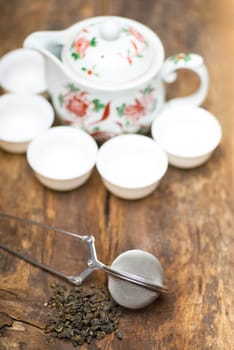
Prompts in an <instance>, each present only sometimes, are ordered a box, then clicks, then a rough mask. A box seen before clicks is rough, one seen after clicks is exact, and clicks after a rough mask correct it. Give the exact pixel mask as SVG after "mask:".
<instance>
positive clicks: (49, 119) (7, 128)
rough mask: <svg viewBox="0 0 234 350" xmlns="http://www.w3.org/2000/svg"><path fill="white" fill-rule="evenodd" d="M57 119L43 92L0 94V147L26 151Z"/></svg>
mask: <svg viewBox="0 0 234 350" xmlns="http://www.w3.org/2000/svg"><path fill="white" fill-rule="evenodd" d="M53 121H54V110H53V108H52V106H51V104H50V103H49V102H48V101H47V100H46V99H45V98H44V97H42V96H38V95H30V94H20V93H9V94H5V95H2V96H1V97H0V147H2V148H3V149H4V150H6V151H8V152H12V153H24V152H26V149H27V147H28V144H29V143H30V142H31V141H32V140H33V139H34V138H35V137H37V136H38V135H40V134H41V133H43V132H44V131H45V130H47V129H48V128H49V127H50V126H51V125H52V123H53Z"/></svg>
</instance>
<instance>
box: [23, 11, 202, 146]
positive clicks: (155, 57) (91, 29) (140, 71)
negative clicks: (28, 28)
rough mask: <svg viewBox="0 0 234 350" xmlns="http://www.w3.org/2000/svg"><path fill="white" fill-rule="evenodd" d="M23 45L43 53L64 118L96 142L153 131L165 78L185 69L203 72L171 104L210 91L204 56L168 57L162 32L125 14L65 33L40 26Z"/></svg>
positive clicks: (78, 25)
mask: <svg viewBox="0 0 234 350" xmlns="http://www.w3.org/2000/svg"><path fill="white" fill-rule="evenodd" d="M24 47H26V48H31V49H35V50H37V51H39V52H40V53H41V54H42V55H43V56H44V58H45V65H46V79H47V85H48V92H49V94H50V95H51V98H52V101H53V104H54V107H55V109H56V111H57V114H58V116H59V117H60V118H61V121H62V122H63V123H65V124H68V125H76V126H78V127H80V128H82V129H84V130H86V131H87V132H88V133H89V134H91V135H92V136H93V137H94V138H95V139H96V140H98V141H105V140H106V139H108V138H110V137H112V136H115V135H119V134H121V133H147V132H148V130H149V128H150V126H151V123H152V121H153V119H154V117H155V116H156V115H157V113H158V111H159V110H160V109H161V108H162V106H163V105H164V103H165V89H164V82H173V81H175V79H176V71H177V70H178V69H181V68H186V69H189V70H192V71H193V72H195V73H197V74H198V76H199V78H200V86H199V88H198V90H197V91H196V92H195V93H194V94H193V95H191V96H187V97H183V98H177V99H173V100H171V101H169V102H167V103H170V104H178V103H192V104H193V105H200V104H201V103H202V102H203V100H204V98H205V97H206V94H207V89H208V73H207V69H206V67H205V65H204V63H203V58H202V57H201V56H199V55H196V54H176V55H173V56H172V57H170V58H168V59H167V60H166V61H165V62H164V48H163V45H162V43H161V41H160V39H159V37H158V36H157V35H156V34H155V33H154V32H153V31H152V30H150V29H149V28H148V27H146V26H144V25H143V24H141V23H138V22H136V21H134V20H131V19H127V18H122V17H112V16H105V17H94V18H90V19H86V20H83V21H81V22H78V23H76V24H74V25H73V26H71V27H69V28H68V29H66V30H62V31H45V32H36V33H33V34H31V35H29V36H28V37H27V38H26V40H25V42H24Z"/></svg>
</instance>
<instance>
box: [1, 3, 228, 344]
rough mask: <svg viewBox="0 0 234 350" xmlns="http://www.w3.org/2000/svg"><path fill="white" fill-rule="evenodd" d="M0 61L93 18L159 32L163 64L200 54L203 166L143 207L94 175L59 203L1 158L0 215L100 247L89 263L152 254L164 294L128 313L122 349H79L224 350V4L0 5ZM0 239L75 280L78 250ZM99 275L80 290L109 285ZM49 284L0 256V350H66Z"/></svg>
mask: <svg viewBox="0 0 234 350" xmlns="http://www.w3.org/2000/svg"><path fill="white" fill-rule="evenodd" d="M0 9H1V11H0V42H1V46H0V55H3V54H4V53H6V52H7V51H9V50H12V49H15V48H17V47H20V46H21V45H22V42H23V40H24V38H25V37H26V36H27V35H28V34H29V33H31V32H33V31H36V30H47V29H51V30H53V29H54V30H56V29H62V28H65V27H67V26H69V25H70V24H72V23H75V22H76V21H79V20H80V19H83V18H86V17H90V16H93V15H100V14H101V15H103V14H111V15H120V16H126V17H131V18H134V19H136V20H139V21H141V22H143V23H145V24H146V25H148V26H150V27H151V28H152V29H153V30H155V31H156V32H157V33H158V34H159V36H160V37H161V39H162V41H163V43H164V44H165V51H166V55H167V56H168V55H171V54H172V53H175V52H180V51H185V52H191V51H192V52H196V53H200V54H201V55H203V56H204V58H205V61H206V63H207V66H208V69H209V72H210V81H211V84H210V90H209V95H208V98H207V100H206V102H205V104H204V106H205V107H206V108H207V109H209V110H210V111H211V112H212V113H214V114H215V115H216V116H217V117H218V118H219V120H220V122H221V124H222V128H223V141H222V145H221V147H220V148H219V149H218V150H217V151H216V152H215V154H214V156H213V157H212V158H211V160H210V161H209V162H208V163H207V164H206V165H204V166H202V167H200V168H197V169H194V170H189V171H183V170H179V169H175V168H172V167H170V168H169V171H168V173H167V175H166V177H165V179H164V181H162V183H161V185H160V187H159V188H158V189H157V190H156V191H155V192H154V193H153V194H152V195H151V196H149V197H148V198H145V199H143V200H139V201H135V202H129V201H124V200H120V199H118V198H116V197H114V196H112V195H110V194H109V193H107V191H106V190H105V188H104V186H103V185H102V183H101V180H100V177H99V176H98V174H97V173H96V172H94V174H93V175H92V177H91V179H90V180H89V181H88V183H87V184H85V185H84V186H82V187H81V188H79V189H77V190H75V191H72V192H67V193H56V192H53V191H50V190H48V189H46V188H44V187H43V186H42V185H41V184H39V183H38V182H37V180H36V179H35V178H34V176H33V174H32V172H31V170H30V169H29V167H28V165H27V164H26V160H25V157H24V156H19V155H11V154H8V153H6V152H4V151H0V211H2V212H6V213H10V214H17V215H20V216H23V217H27V218H31V219H34V220H37V221H42V222H47V223H49V224H52V225H56V226H59V227H63V228H69V229H74V230H76V231H77V232H79V233H81V234H85V233H87V232H88V233H92V234H93V235H94V236H95V237H96V243H97V252H99V256H100V258H101V259H102V260H103V262H105V263H107V264H109V263H111V262H112V261H113V259H114V258H115V257H116V256H117V255H118V254H120V253H121V252H123V251H125V250H127V249H131V248H139V249H143V250H146V251H149V252H151V253H153V254H154V255H156V256H157V257H158V258H159V259H160V261H161V263H162V265H163V266H164V269H165V280H166V281H165V282H166V283H167V284H168V285H169V287H170V288H171V293H170V294H168V295H165V296H162V297H160V299H159V300H158V301H157V302H155V303H154V304H153V305H151V306H150V307H148V308H146V309H144V310H141V311H136V312H133V311H127V310H126V311H124V313H123V317H122V328H123V329H125V330H124V339H123V340H122V341H119V340H117V339H115V338H114V336H109V337H107V338H105V339H103V340H102V341H100V342H99V343H97V344H94V345H89V346H83V347H82V349H89V350H94V349H102V350H107V349H108V350H109V349H114V350H119V349H129V350H136V349H137V350H138V349H139V350H141V349H144V350H182V349H185V350H188V349H189V350H208V349H215V350H223V349H225V350H229V349H230V350H231V349H233V343H234V333H233V329H234V316H233V315H234V314H233V309H234V297H233V290H234V285H233V269H234V263H233V251H234V240H233V227H234V222H233V221H234V216H233V208H234V201H233V187H234V182H233V171H234V157H233V154H234V142H233V134H234V119H233V115H234V104H233V91H234V74H233V57H234V44H233V43H234V40H233V38H234V27H233V24H232V21H233V12H234V3H233V1H232V0H224V1H222V2H221V1H213V0H207V1H202V0H190V1H186V0H178V1H169V0H158V1H153V0H147V1H141V0H135V1H124V0H118V1H100V2H98V1H95V0H93V1H91V0H86V1H85V0H83V1H81V0H69V1H61V0H48V1H43V0H34V1H30V0H21V1H17V0H11V1H4V0H1V1H0ZM196 85H197V80H196V78H195V77H194V76H193V75H192V74H189V73H187V72H183V73H181V74H180V76H179V79H178V82H177V83H175V84H173V85H172V86H169V87H168V96H169V97H172V96H178V95H183V94H185V93H188V92H191V91H192V90H193V89H194V88H195V87H196ZM0 239H1V241H4V242H5V243H7V244H11V245H12V246H15V247H16V246H17V247H18V248H19V249H24V250H25V251H26V252H28V253H30V254H32V255H33V256H34V257H35V258H37V259H39V260H41V261H43V262H44V263H47V264H50V265H53V266H56V267H57V268H59V269H61V270H63V271H67V272H69V271H70V272H72V273H74V272H79V271H80V270H81V269H82V266H84V263H85V253H86V251H85V249H83V248H82V247H81V246H80V243H79V242H74V240H71V239H67V238H66V239H64V238H62V237H61V236H57V235H55V234H54V233H53V232H48V233H47V232H41V231H40V230H36V229H35V228H34V229H32V230H24V229H23V228H22V229H19V233H18V235H17V236H16V235H15V228H14V226H12V227H7V225H6V224H5V223H3V222H0ZM105 278H106V277H105V276H104V274H103V273H102V272H99V273H97V274H94V275H93V276H91V277H90V279H89V280H88V281H87V283H96V284H100V285H102V284H103V283H105ZM55 280H56V279H55V278H54V277H52V276H50V275H49V274H46V273H44V272H42V271H40V270H38V269H36V268H34V267H32V266H29V265H28V264H26V263H24V262H23V261H19V260H18V259H16V258H13V257H11V256H9V255H8V254H6V253H3V252H0V327H1V328H0V350H14V349H15V350H26V349H27V350H39V349H40V350H44V349H48V350H52V349H53V350H54V349H56V350H68V349H72V348H73V347H72V346H71V345H69V344H65V343H63V342H56V343H54V344H47V343H46V338H45V335H44V333H43V327H44V323H45V307H44V302H45V301H46V300H47V299H48V297H49V295H50V288H49V284H50V283H51V282H52V281H55Z"/></svg>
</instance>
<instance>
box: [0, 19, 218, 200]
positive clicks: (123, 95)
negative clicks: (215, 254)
mask: <svg viewBox="0 0 234 350" xmlns="http://www.w3.org/2000/svg"><path fill="white" fill-rule="evenodd" d="M23 46H24V48H22V49H17V50H14V51H12V52H10V53H7V54H6V55H5V56H3V57H2V58H1V61H0V84H1V86H2V88H3V89H4V90H5V91H7V92H8V93H6V94H5V95H3V96H1V97H0V146H1V147H2V148H3V149H5V150H7V151H9V152H13V153H23V152H26V153H27V161H28V163H29V165H30V167H31V168H32V170H33V171H34V172H35V174H36V176H37V178H38V179H39V181H41V182H42V183H43V184H44V185H45V186H47V187H49V188H51V189H54V190H59V191H66V190H72V189H74V188H76V187H78V186H80V185H82V184H83V183H84V182H86V181H87V180H88V178H89V176H90V175H91V173H92V170H93V168H94V166H95V164H96V166H97V170H98V172H99V174H100V175H101V177H102V180H103V183H104V184H105V186H106V187H107V189H108V190H109V191H111V192H112V193H114V194H115V195H117V196H119V197H121V198H125V199H138V198H142V197H145V196H147V195H148V194H150V193H151V192H153V191H154V190H155V188H156V187H157V186H158V184H159V182H160V180H161V179H162V177H163V176H164V175H165V173H166V171H167V167H168V163H169V164H171V165H173V166H176V167H179V168H193V167H196V166H199V165H201V164H203V163H204V162H205V161H207V159H208V158H209V157H210V155H211V154H212V152H213V151H214V149H215V148H216V147H217V146H218V145H219V143H220V141H221V136H222V131H221V126H220V124H219V122H218V120H217V119H216V118H215V117H214V116H213V115H211V113H209V112H208V111H206V110H204V109H203V108H201V107H198V106H199V105H200V104H201V103H202V102H203V101H204V99H205V97H206V95H207V91H208V85H209V78H208V72H207V68H206V66H205V64H204V61H203V58H202V57H201V56H199V55H197V54H182V53H181V54H176V55H173V56H171V57H169V58H168V59H166V60H165V61H164V48H163V45H162V42H161V40H160V39H159V37H158V36H157V34H155V33H154V32H153V31H152V30H151V29H149V28H148V27H146V26H145V25H143V24H141V23H138V22H136V21H134V20H131V19H128V18H122V17H115V16H104V17H94V18H89V19H86V20H83V21H80V22H78V23H76V24H74V25H72V26H71V27H69V28H67V29H65V30H61V31H41V32H35V33H32V34H30V35H29V36H28V37H27V38H26V39H25V41H24V44H23ZM180 69H188V70H190V71H192V72H194V73H196V74H197V75H198V77H199V79H200V86H199V88H198V89H197V91H195V92H194V93H193V94H192V95H191V96H186V97H181V98H175V99H172V100H170V101H167V102H165V84H164V83H165V82H166V83H171V82H174V81H175V80H176V77H177V71H178V70H180ZM46 93H48V94H49V96H50V98H51V101H52V104H53V106H54V109H55V111H56V115H57V116H58V118H59V119H60V121H61V124H64V125H63V126H56V127H51V126H52V124H53V121H54V111H53V109H52V107H51V105H50V103H49V102H48V100H47V99H46V98H45V96H46ZM150 130H151V133H152V138H150V137H147V136H143V135H141V134H147V133H148V132H149V131H150ZM95 141H97V142H100V143H103V144H102V145H101V147H100V148H99V150H98V147H97V144H96V142H95Z"/></svg>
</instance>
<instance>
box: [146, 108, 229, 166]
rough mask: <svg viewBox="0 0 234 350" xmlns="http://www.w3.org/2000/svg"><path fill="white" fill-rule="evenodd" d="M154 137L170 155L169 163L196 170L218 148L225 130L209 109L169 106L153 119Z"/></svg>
mask: <svg viewBox="0 0 234 350" xmlns="http://www.w3.org/2000/svg"><path fill="white" fill-rule="evenodd" d="M151 132H152V136H153V138H154V139H155V140H156V141H157V142H158V143H159V144H160V145H161V147H162V148H163V149H164V150H165V151H166V152H167V155H168V160H169V164H171V165H173V166H176V167H178V168H194V167H197V166H200V165H202V164H203V163H205V162H206V161H207V160H208V159H209V158H210V156H211V155H212V153H213V151H214V150H215V149H216V147H217V146H218V145H219V143H220V141H221V137H222V129H221V126H220V123H219V121H218V120H217V118H215V117H214V116H213V115H212V114H211V113H209V112H208V111H207V110H205V109H203V108H200V107H195V106H191V105H187V106H177V107H168V108H166V109H164V110H163V111H162V112H161V113H160V114H159V116H158V117H157V118H156V119H155V120H154V122H153V125H152V130H151Z"/></svg>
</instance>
